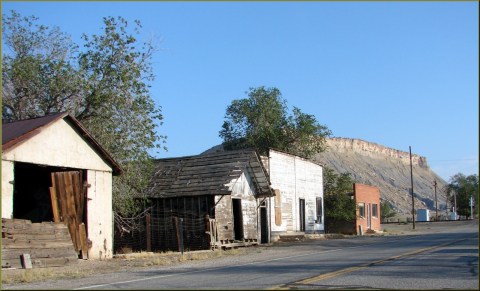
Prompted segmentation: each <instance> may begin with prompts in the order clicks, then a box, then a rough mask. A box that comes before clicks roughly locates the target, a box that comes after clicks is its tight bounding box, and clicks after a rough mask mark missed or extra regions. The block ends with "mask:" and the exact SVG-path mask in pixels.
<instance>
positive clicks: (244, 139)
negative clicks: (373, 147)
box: [219, 87, 331, 158]
mask: <svg viewBox="0 0 480 291" xmlns="http://www.w3.org/2000/svg"><path fill="white" fill-rule="evenodd" d="M247 94H248V98H245V99H237V100H233V101H232V103H231V104H230V105H229V106H228V107H227V110H226V114H225V121H224V123H223V125H222V130H221V131H220V133H219V135H220V137H221V138H222V139H223V146H224V148H225V149H227V150H231V149H239V148H249V147H251V148H255V149H257V150H258V151H259V152H260V153H261V154H266V153H267V152H268V149H269V148H275V149H279V150H283V151H285V152H289V153H291V154H295V155H298V156H302V157H307V158H309V157H311V156H313V155H314V154H316V153H318V152H322V151H323V150H325V138H326V137H327V136H329V135H330V134H331V133H330V130H329V129H328V128H327V127H326V126H324V125H321V124H319V123H318V121H317V120H316V118H315V116H313V115H310V114H305V113H303V112H302V111H301V110H300V109H299V108H297V107H294V108H293V110H292V113H293V114H291V115H290V114H289V112H288V111H289V110H288V107H287V102H286V100H285V99H284V98H283V97H282V94H281V92H280V90H278V89H277V88H265V87H258V88H250V91H249V92H247Z"/></svg>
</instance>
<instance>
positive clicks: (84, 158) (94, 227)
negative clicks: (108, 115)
mask: <svg viewBox="0 0 480 291" xmlns="http://www.w3.org/2000/svg"><path fill="white" fill-rule="evenodd" d="M14 162H25V163H31V164H39V165H45V166H55V167H65V168H73V169H84V170H87V181H88V183H89V184H90V185H91V186H90V187H89V188H88V190H87V199H88V200H87V201H88V202H87V219H86V225H87V235H88V239H90V240H91V241H92V248H91V249H90V250H89V258H90V259H105V258H111V257H112V255H113V254H112V250H113V213H112V168H111V167H110V166H109V165H108V164H107V163H106V162H105V161H104V160H103V159H102V158H101V157H100V156H99V155H98V154H97V153H96V152H95V151H94V150H93V149H92V148H91V146H90V145H89V144H88V143H86V142H85V141H84V140H83V138H82V137H81V136H80V135H79V134H78V133H77V132H76V131H75V130H74V129H73V128H72V127H71V126H70V125H69V124H68V123H67V122H65V120H63V119H60V120H58V121H56V122H55V123H53V124H51V125H48V126H46V127H44V128H42V131H41V132H40V133H39V134H37V135H35V136H33V137H31V138H29V139H27V140H25V141H23V142H21V143H19V144H17V145H16V146H14V147H12V148H10V149H8V150H7V151H5V152H2V217H3V218H12V215H13V185H12V184H11V183H10V182H11V181H13V179H14Z"/></svg>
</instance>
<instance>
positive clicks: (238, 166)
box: [145, 150, 274, 198]
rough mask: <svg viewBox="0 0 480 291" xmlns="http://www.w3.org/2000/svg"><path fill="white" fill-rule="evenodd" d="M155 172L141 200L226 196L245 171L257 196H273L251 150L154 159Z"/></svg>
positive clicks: (261, 165)
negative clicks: (231, 184) (144, 198)
mask: <svg viewBox="0 0 480 291" xmlns="http://www.w3.org/2000/svg"><path fill="white" fill-rule="evenodd" d="M154 163H155V173H154V175H153V177H152V179H151V182H150V185H149V186H148V188H147V191H146V193H145V197H148V198H170V197H182V196H199V195H230V194H231V189H229V187H228V185H227V184H229V183H230V182H231V181H232V180H235V179H238V178H239V177H240V176H241V175H242V173H244V172H248V174H249V175H250V177H251V178H252V181H253V184H254V188H255V189H254V190H255V195H256V196H257V197H262V196H263V197H264V196H273V195H274V193H273V190H272V189H271V188H270V178H269V176H268V173H267V171H266V170H265V168H264V167H263V164H262V163H261V160H260V156H259V155H258V153H257V152H256V151H255V150H236V151H226V152H220V153H212V154H206V155H197V156H188V157H180V158H169V159H158V160H155V162H154Z"/></svg>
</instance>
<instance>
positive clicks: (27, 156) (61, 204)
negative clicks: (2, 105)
mask: <svg viewBox="0 0 480 291" xmlns="http://www.w3.org/2000/svg"><path fill="white" fill-rule="evenodd" d="M119 174H121V168H120V166H119V165H118V164H117V163H116V162H115V160H114V159H113V158H112V156H111V155H110V154H109V153H108V152H107V151H106V150H105V149H104V148H102V146H101V145H100V144H99V143H98V142H97V141H96V140H95V139H94V138H93V137H92V135H91V134H90V133H89V132H88V131H87V130H86V128H85V127H84V126H83V125H82V124H81V123H80V122H79V121H78V120H76V119H75V118H74V117H73V116H71V115H69V114H68V113H57V114H52V115H48V116H44V117H39V118H33V119H27V120H21V121H16V122H11V123H3V124H2V221H3V224H4V225H3V226H2V232H5V233H4V237H3V238H2V240H3V239H11V240H12V243H16V244H17V246H18V244H19V243H20V242H23V243H25V244H26V246H27V247H28V246H30V248H31V249H34V248H35V247H43V248H45V247H48V244H49V242H48V241H44V242H42V244H40V243H39V242H40V241H41V239H42V238H44V237H42V236H41V233H39V231H42V230H46V229H52V231H53V232H54V229H57V228H58V227H57V228H50V227H47V224H48V223H52V224H55V223H58V224H62V223H61V222H63V223H64V224H66V225H67V226H68V230H69V232H70V236H71V239H72V243H73V248H74V249H75V251H76V252H77V254H78V255H79V256H81V257H83V258H86V257H87V256H88V258H90V259H104V258H110V257H112V252H113V251H112V249H113V233H112V230H113V225H112V223H113V214H112V175H119ZM9 219H13V222H9ZM20 219H23V220H26V221H30V222H29V223H27V224H25V223H21V225H23V226H24V227H23V229H24V233H22V234H21V237H22V238H23V239H24V240H21V237H20V234H19V233H16V232H15V228H16V227H15V225H17V226H19V225H20V224H19V221H20ZM15 221H16V222H15ZM31 222H32V223H33V224H32V225H31ZM42 223H43V225H44V226H41V224H42ZM46 223H47V224H46ZM6 224H8V225H10V226H12V227H11V228H10V229H9V228H8V227H6ZM37 224H38V225H39V226H38V227H37ZM16 236H17V238H16ZM53 237H55V235H54V236H53ZM36 238H38V239H36ZM5 242H6V241H5ZM35 242H36V243H37V244H35ZM7 244H8V243H6V244H5V245H7ZM32 251H33V250H32ZM2 254H3V247H2Z"/></svg>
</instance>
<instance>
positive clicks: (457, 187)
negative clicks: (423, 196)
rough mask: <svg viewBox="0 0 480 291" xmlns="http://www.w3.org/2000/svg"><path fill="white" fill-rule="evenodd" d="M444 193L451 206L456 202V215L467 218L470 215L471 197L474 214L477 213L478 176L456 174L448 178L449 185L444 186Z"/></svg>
mask: <svg viewBox="0 0 480 291" xmlns="http://www.w3.org/2000/svg"><path fill="white" fill-rule="evenodd" d="M446 192H447V195H448V197H449V200H450V203H451V205H452V206H453V205H454V203H455V200H456V204H457V213H458V215H464V216H467V217H469V216H470V215H471V213H470V203H469V202H470V197H473V201H474V205H475V207H473V209H474V213H477V212H478V211H477V209H478V208H477V207H476V205H477V204H478V175H475V174H474V175H469V176H465V175H464V174H462V173H458V174H456V175H454V176H452V177H451V178H450V183H449V184H448V185H447V186H446Z"/></svg>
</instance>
